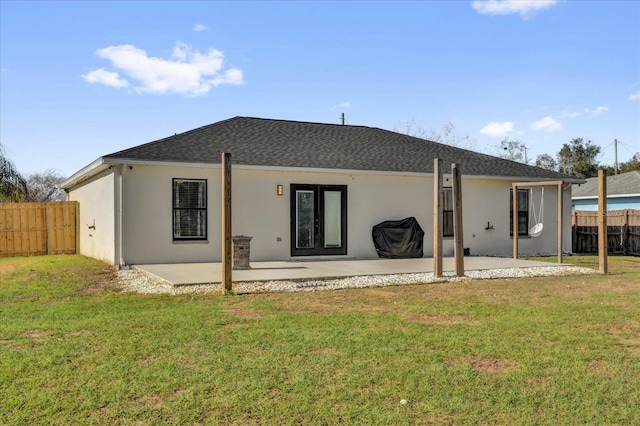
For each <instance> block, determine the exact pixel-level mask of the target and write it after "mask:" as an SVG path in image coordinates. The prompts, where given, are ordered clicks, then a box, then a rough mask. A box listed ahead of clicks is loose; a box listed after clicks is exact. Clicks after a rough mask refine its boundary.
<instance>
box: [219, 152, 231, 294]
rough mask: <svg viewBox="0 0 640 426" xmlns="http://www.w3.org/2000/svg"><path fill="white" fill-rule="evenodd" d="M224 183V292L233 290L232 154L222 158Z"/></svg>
mask: <svg viewBox="0 0 640 426" xmlns="http://www.w3.org/2000/svg"><path fill="white" fill-rule="evenodd" d="M221 169H222V185H221V191H220V193H221V198H222V206H221V207H222V209H221V212H220V216H221V218H222V259H221V261H222V294H226V293H227V291H231V289H232V287H231V269H232V266H231V256H232V250H231V154H230V153H228V152H223V153H222V158H221Z"/></svg>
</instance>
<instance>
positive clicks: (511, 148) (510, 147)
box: [498, 138, 529, 164]
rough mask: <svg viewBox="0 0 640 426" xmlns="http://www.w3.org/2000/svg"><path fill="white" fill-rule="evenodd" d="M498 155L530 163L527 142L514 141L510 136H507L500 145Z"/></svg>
mask: <svg viewBox="0 0 640 426" xmlns="http://www.w3.org/2000/svg"><path fill="white" fill-rule="evenodd" d="M498 157H500V158H506V159H507V160H511V161H517V162H518V163H524V164H528V163H529V159H528V158H527V147H526V146H525V144H524V143H522V142H520V141H512V140H510V139H509V138H505V139H504V140H503V141H502V142H500V145H498Z"/></svg>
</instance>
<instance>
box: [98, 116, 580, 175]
mask: <svg viewBox="0 0 640 426" xmlns="http://www.w3.org/2000/svg"><path fill="white" fill-rule="evenodd" d="M222 152H229V153H231V160H232V163H233V164H238V165H252V166H275V167H304V168H318V169H345V170H367V171H393V172H417V173H432V172H433V159H434V158H441V159H442V160H443V169H444V171H445V173H447V171H448V170H450V169H451V163H458V164H459V165H460V169H461V172H462V174H463V175H477V176H500V177H519V178H528V179H532V180H541V179H543V180H567V179H569V180H572V179H573V180H575V179H576V178H575V177H572V176H568V175H564V174H560V173H556V172H552V171H549V170H544V169H541V168H537V167H533V166H528V165H524V164H521V163H517V162H514V161H509V160H505V159H501V158H498V157H493V156H490V155H486V154H480V153H477V152H473V151H468V150H464V149H460V148H455V147H452V146H449V145H443V144H440V143H436V142H431V141H427V140H424V139H419V138H415V137H412V136H407V135H403V134H399V133H395V132H391V131H388V130H383V129H378V128H372V127H364V126H350V125H337V124H321V123H308V122H297V121H286V120H271V119H262V118H249V117H235V118H231V119H228V120H224V121H220V122H217V123H213V124H210V125H207V126H204V127H200V128H197V129H193V130H190V131H187V132H184V133H180V134H176V135H174V136H170V137H167V138H164V139H160V140H157V141H154V142H150V143H147V144H144V145H139V146H136V147H133V148H130V149H126V150H123V151H119V152H115V153H113V154H110V155H107V156H105V157H104V158H105V159H114V160H117V159H122V160H124V159H129V160H143V161H167V162H187V163H212V164H216V163H220V154H221V153H222Z"/></svg>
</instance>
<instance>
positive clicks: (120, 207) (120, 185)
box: [117, 163, 127, 269]
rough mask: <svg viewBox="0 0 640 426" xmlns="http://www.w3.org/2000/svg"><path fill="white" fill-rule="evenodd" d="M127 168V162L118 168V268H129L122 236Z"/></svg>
mask: <svg viewBox="0 0 640 426" xmlns="http://www.w3.org/2000/svg"><path fill="white" fill-rule="evenodd" d="M126 170H127V165H126V164H124V163H123V164H121V165H120V167H119V168H118V230H117V232H118V256H119V258H120V259H119V261H118V268H119V269H127V268H126V264H125V262H124V244H123V242H122V236H123V234H124V233H123V232H122V210H123V203H124V194H123V189H124V174H125V171H126Z"/></svg>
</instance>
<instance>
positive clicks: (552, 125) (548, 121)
mask: <svg viewBox="0 0 640 426" xmlns="http://www.w3.org/2000/svg"><path fill="white" fill-rule="evenodd" d="M531 128H532V129H533V130H543V131H545V132H557V131H560V130H562V124H561V123H560V122H559V121H558V120H556V119H555V118H553V117H544V118H543V119H542V120H538V121H536V122H533V123H531Z"/></svg>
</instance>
